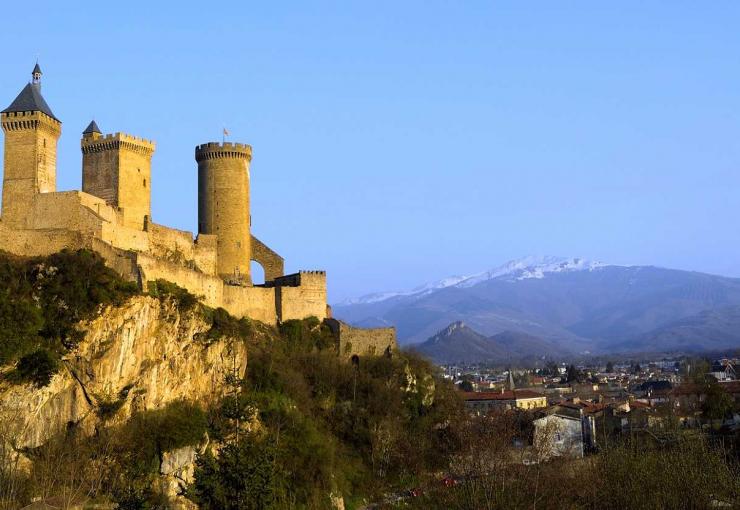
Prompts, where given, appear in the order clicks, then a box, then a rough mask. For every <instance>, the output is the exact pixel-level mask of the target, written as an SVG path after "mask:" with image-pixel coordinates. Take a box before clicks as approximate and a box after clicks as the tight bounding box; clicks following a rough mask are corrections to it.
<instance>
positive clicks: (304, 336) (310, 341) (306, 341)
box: [279, 317, 336, 352]
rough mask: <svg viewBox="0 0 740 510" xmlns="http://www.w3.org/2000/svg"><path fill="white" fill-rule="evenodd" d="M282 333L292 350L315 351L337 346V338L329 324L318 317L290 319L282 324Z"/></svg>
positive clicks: (284, 340)
mask: <svg viewBox="0 0 740 510" xmlns="http://www.w3.org/2000/svg"><path fill="white" fill-rule="evenodd" d="M279 329H280V335H281V339H282V341H283V342H284V345H285V348H286V349H287V350H288V351H290V352H313V351H322V350H325V349H333V348H335V347H336V338H335V337H334V334H333V333H332V331H331V329H329V326H327V325H326V324H324V323H323V322H321V321H319V319H317V318H316V317H309V318H307V319H303V320H296V319H293V320H288V321H285V322H283V323H281V324H280V327H279Z"/></svg>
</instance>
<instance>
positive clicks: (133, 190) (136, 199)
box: [80, 121, 154, 230]
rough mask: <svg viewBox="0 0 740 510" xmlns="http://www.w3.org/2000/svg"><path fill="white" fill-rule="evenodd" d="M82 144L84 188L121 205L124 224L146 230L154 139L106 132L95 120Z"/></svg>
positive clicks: (85, 132) (115, 205)
mask: <svg viewBox="0 0 740 510" xmlns="http://www.w3.org/2000/svg"><path fill="white" fill-rule="evenodd" d="M80 145H81V148H82V191H84V192H85V193H89V194H91V195H95V196H96V197H99V198H102V199H103V200H105V201H106V202H107V203H108V204H110V205H112V206H114V207H117V208H118V209H119V210H120V211H121V213H122V215H123V224H124V226H126V227H129V228H133V229H136V230H144V229H145V228H146V225H147V224H148V222H149V221H150V219H151V214H152V213H151V197H152V193H151V173H152V172H151V167H152V154H153V153H154V142H152V141H150V140H144V139H143V138H138V137H136V136H131V135H127V134H124V133H115V134H110V135H102V134H101V133H100V130H99V129H98V126H97V124H95V122H94V121H93V122H91V123H90V126H88V128H87V129H86V130H85V131H84V132H83V133H82V141H81V143H80Z"/></svg>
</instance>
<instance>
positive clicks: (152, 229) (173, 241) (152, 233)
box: [147, 223, 217, 275]
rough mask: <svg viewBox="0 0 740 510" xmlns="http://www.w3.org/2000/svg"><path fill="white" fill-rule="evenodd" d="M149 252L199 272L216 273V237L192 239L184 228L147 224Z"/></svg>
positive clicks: (204, 236)
mask: <svg viewBox="0 0 740 510" xmlns="http://www.w3.org/2000/svg"><path fill="white" fill-rule="evenodd" d="M147 231H148V233H149V253H150V254H151V255H153V256H154V257H157V258H161V259H164V260H168V261H170V262H174V263H176V264H180V265H183V266H186V267H190V268H193V269H197V270H198V271H200V272H203V273H206V274H209V275H215V274H216V261H217V254H216V237H215V236H207V235H203V236H199V238H198V240H199V242H198V243H196V242H194V241H193V234H191V233H190V232H186V231H184V230H176V229H174V228H169V227H164V226H162V225H157V224H155V223H151V224H149V226H148V228H147Z"/></svg>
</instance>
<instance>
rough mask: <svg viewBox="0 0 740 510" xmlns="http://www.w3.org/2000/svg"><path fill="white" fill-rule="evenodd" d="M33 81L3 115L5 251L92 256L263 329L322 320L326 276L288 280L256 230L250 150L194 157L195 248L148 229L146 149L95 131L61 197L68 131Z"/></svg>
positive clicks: (211, 148)
mask: <svg viewBox="0 0 740 510" xmlns="http://www.w3.org/2000/svg"><path fill="white" fill-rule="evenodd" d="M32 77H33V79H32V81H31V83H29V84H27V85H26V86H25V87H24V88H23V90H21V92H20V94H19V95H18V97H17V98H16V99H15V100H14V101H13V102H12V103H11V104H10V106H8V107H7V108H6V109H5V110H3V111H2V113H1V114H0V115H1V119H0V120H1V122H2V128H3V131H4V133H5V152H4V176H3V194H2V213H1V214H0V248H2V249H4V250H6V251H9V252H11V253H14V254H17V255H24V256H37V255H49V254H51V253H54V252H57V251H59V250H62V249H64V248H68V249H81V248H86V249H90V250H93V251H95V252H97V253H99V254H101V255H102V256H103V258H104V259H105V261H106V263H107V264H108V265H109V266H110V267H112V268H113V269H115V270H116V271H117V272H118V273H120V274H121V275H122V276H123V277H125V278H127V279H129V280H132V281H137V282H138V283H139V284H140V285H141V286H142V288H146V287H147V283H148V282H151V281H154V280H157V279H164V280H169V281H171V282H174V283H176V284H178V285H180V286H181V287H185V288H186V289H188V290H189V291H190V292H192V293H193V294H195V295H198V296H201V297H202V300H203V302H204V303H206V304H207V305H210V306H213V307H219V306H220V307H223V308H225V309H226V310H228V311H229V312H230V313H232V314H234V315H236V316H239V317H244V316H247V317H250V318H253V319H257V320H260V321H263V322H266V323H268V324H274V323H277V322H280V321H285V320H288V319H301V318H305V317H309V316H315V317H318V318H319V319H325V318H326V317H327V304H326V274H325V273H324V272H323V271H300V272H298V273H295V274H291V275H285V274H284V272H283V259H282V257H280V255H278V254H277V253H275V252H274V251H273V250H271V249H270V248H269V247H267V246H266V245H265V244H263V243H262V242H261V241H259V240H258V239H256V238H255V237H254V236H252V234H251V232H250V215H249V164H250V161H251V159H252V148H251V147H250V146H249V145H244V144H239V143H206V144H203V145H199V146H198V147H196V148H195V160H196V162H197V168H198V233H197V236H196V237H195V238H193V235H192V234H191V233H190V232H184V231H180V230H175V229H172V228H169V227H165V226H162V225H158V224H157V223H155V222H154V221H153V220H152V216H151V180H152V171H151V159H152V154H153V153H154V150H155V144H154V142H152V141H151V140H145V139H143V138H139V137H136V136H132V135H127V134H124V133H114V134H103V133H102V132H101V131H100V129H99V128H98V126H97V124H96V123H95V122H94V121H93V122H91V123H90V125H89V126H88V127H87V128H86V129H85V130H84V132H83V133H82V140H81V142H80V146H81V149H82V191H64V192H58V191H56V149H57V140H58V139H59V136H60V134H61V127H62V123H61V121H60V120H59V119H57V118H56V117H55V116H54V114H53V113H52V111H51V108H49V105H48V104H47V103H46V101H45V100H44V98H43V96H42V95H41V69H40V68H39V66H38V64H37V65H36V67H35V68H34V70H33V73H32ZM250 261H256V262H258V263H259V264H260V265H262V267H263V268H264V270H265V283H264V284H263V285H253V284H252V278H251V274H250Z"/></svg>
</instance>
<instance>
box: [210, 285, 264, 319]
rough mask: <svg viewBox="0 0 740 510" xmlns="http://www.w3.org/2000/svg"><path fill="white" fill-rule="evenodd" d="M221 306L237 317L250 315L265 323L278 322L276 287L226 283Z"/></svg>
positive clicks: (251, 317)
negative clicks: (242, 285) (241, 285)
mask: <svg viewBox="0 0 740 510" xmlns="http://www.w3.org/2000/svg"><path fill="white" fill-rule="evenodd" d="M221 306H222V307H223V308H224V309H225V310H226V311H228V312H229V313H230V314H232V315H235V316H237V317H249V318H250V319H256V320H258V321H262V322H264V323H265V324H275V323H276V322H277V310H276V308H275V289H274V288H269V287H240V286H238V285H224V286H223V301H222V305H221Z"/></svg>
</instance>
